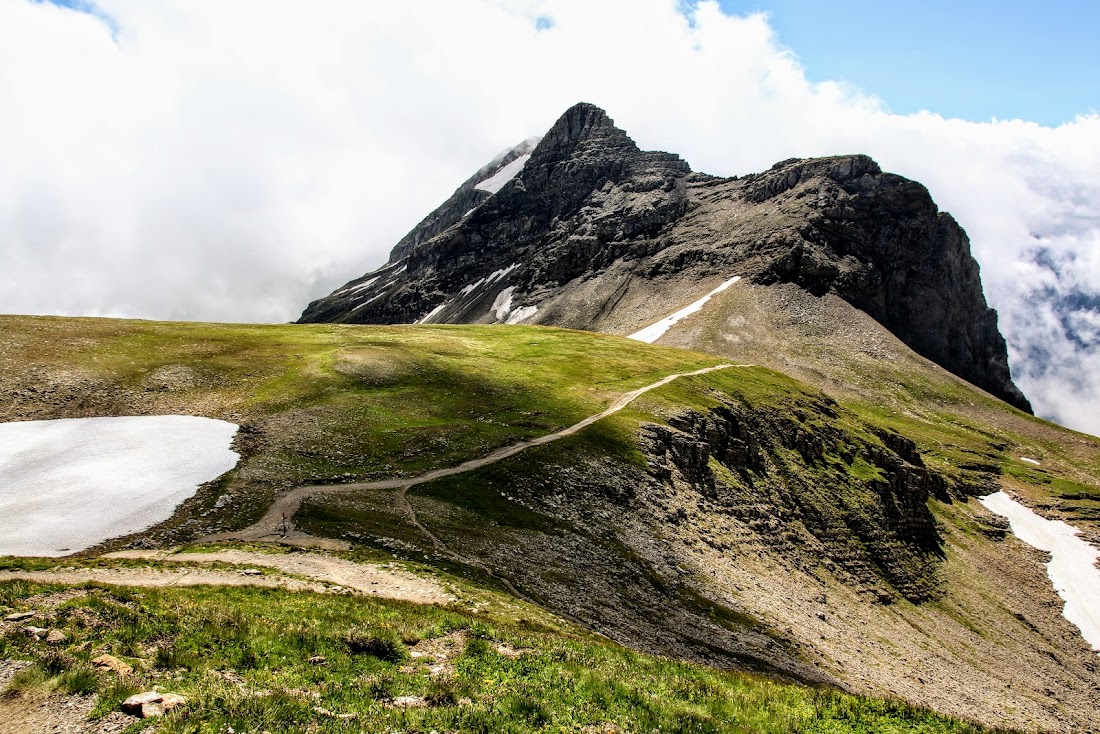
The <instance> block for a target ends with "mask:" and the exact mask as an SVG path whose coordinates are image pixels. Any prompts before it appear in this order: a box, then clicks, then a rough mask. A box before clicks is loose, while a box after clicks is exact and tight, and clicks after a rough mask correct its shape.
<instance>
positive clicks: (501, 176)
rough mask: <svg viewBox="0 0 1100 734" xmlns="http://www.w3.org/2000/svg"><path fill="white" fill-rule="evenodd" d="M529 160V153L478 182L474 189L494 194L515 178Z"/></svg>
mask: <svg viewBox="0 0 1100 734" xmlns="http://www.w3.org/2000/svg"><path fill="white" fill-rule="evenodd" d="M529 160H531V154H530V153H526V154H524V155H521V156H520V157H519V158H516V159H515V160H514V161H512V162H511V163H509V164H508V165H506V166H503V167H502V168H501V169H500V170H499V171H497V172H496V173H494V174H493V175H492V176H490V177H489V178H487V179H485V180H484V181H478V182H477V183H476V184H474V188H475V189H478V190H479V191H488V192H489V193H490V194H495V193H496V192H498V191H500V190H501V189H502V188H504V184H506V183H508V182H509V181H511V180H512V179H513V178H515V177H516V176H517V175H518V174H519V172H520V171H522V170H523V167H524V166H525V165H527V161H529Z"/></svg>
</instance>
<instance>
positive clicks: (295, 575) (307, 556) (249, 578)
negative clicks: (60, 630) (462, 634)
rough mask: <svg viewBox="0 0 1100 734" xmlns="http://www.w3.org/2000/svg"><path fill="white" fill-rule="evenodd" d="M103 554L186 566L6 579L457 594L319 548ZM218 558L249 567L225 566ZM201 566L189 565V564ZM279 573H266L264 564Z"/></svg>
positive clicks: (417, 597)
mask: <svg viewBox="0 0 1100 734" xmlns="http://www.w3.org/2000/svg"><path fill="white" fill-rule="evenodd" d="M102 557H103V558H116V559H130V560H135V559H137V560H148V561H155V562H156V563H157V564H178V565H179V566H181V567H180V568H167V569H166V568H160V567H159V565H158V567H153V566H150V567H147V568H65V567H61V568H57V569H53V570H47V571H20V570H12V571H0V581H9V580H23V581H35V582H40V583H58V584H85V583H101V584H117V585H119V586H148V587H154V586H201V585H207V586H264V587H268V588H281V589H287V590H288V591H313V592H318V593H341V592H343V593H353V592H354V593H360V594H367V595H370V596H377V597H380V598H386V599H398V600H401V601H411V602H416V603H418V604H446V603H448V602H452V601H454V600H455V596H454V595H453V594H452V593H450V592H449V591H447V590H446V589H445V588H444V587H443V586H442V585H441V584H439V583H438V582H436V581H433V580H431V579H427V578H423V577H421V576H417V575H415V574H413V573H409V572H408V571H404V570H401V569H400V568H397V567H395V566H393V565H391V564H388V563H386V564H367V563H356V562H354V561H349V560H345V559H342V558H337V557H334V556H328V555H323V554H319V553H257V552H251V551H243V550H235V549H227V550H221V551H214V552H209V553H174V552H172V551H162V550H150V551H144V550H135V551H118V552H115V553H108V554H106V555H104V556H102ZM214 564H231V565H233V566H238V567H243V568H235V569H225V568H218V567H214ZM192 565H194V566H198V568H189V567H186V566H192ZM258 567H259V568H267V569H273V570H275V571H277V572H278V573H274V574H265V573H263V572H261V571H260V570H259V568H258Z"/></svg>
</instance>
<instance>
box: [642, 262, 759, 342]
mask: <svg viewBox="0 0 1100 734" xmlns="http://www.w3.org/2000/svg"><path fill="white" fill-rule="evenodd" d="M739 280H741V276H740V275H735V276H733V277H732V278H730V279H729V280H727V281H726V282H725V283H723V284H722V285H720V286H718V287H717V288H715V289H714V290H712V291H711V292H710V293H708V294H706V295H705V296H703V297H702V298H700V299H699V300H698V301H695V302H694V303H691V304H689V305H687V306H684V307H683V308H681V309H680V310H679V311H677V312H676V313H674V314H671V315H670V316H666V317H664V318H663V319H661V320H660V321H658V322H656V323H654V324H650V325H649V326H647V327H645V328H644V329H640V330H639V331H635V332H634V333H633V334H631V335H630V336H628V337H627V339H636V340H637V341H640V342H646V343H647V344H652V343H653V342H655V341H657V340H658V339H660V338H661V337H662V336H664V335H665V332H667V331H668V330H669V329H671V328H672V327H673V326H674V325H675V324H676V323H677V322H678V321H681V320H683V319H686V318H687V317H688V316H690V315H692V314H693V313H695V312H696V311H699V310H700V309H702V308H703V306H705V305H706V303H707V301H709V300H710V299H711V297H712V296H715V295H717V294H719V293H721V292H722V291H724V290H726V289H727V288H729V287H730V286H731V285H733V284H734V283H736V282H737V281H739Z"/></svg>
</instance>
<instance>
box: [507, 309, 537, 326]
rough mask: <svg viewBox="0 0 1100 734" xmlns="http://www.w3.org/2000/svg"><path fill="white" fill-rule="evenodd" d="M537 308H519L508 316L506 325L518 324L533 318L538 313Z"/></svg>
mask: <svg viewBox="0 0 1100 734" xmlns="http://www.w3.org/2000/svg"><path fill="white" fill-rule="evenodd" d="M538 310H539V307H538V306H521V307H519V308H517V309H516V310H515V311H513V312H512V313H510V314H508V320H507V321H505V322H504V323H506V324H518V323H521V322H523V321H526V320H527V319H529V318H531V317H532V316H534V315H535V314H536V313H538Z"/></svg>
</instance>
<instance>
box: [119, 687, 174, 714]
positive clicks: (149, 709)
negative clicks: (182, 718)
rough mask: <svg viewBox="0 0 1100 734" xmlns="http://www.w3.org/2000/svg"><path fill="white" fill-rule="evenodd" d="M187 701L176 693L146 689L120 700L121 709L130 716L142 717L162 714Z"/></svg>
mask: <svg viewBox="0 0 1100 734" xmlns="http://www.w3.org/2000/svg"><path fill="white" fill-rule="evenodd" d="M185 703H187V699H186V698H184V697H183V696H181V695H179V694H177V693H161V692H159V691H146V692H145V693H138V694H136V695H133V696H130V697H129V698H127V699H126V700H125V701H123V702H122V706H121V708H122V710H123V711H124V712H125V713H127V714H130V715H131V716H139V717H141V718H143V719H148V718H152V717H154V716H164V714H166V713H167V712H169V711H171V710H173V709H177V708H179V707H180V706H183V705H184V704H185Z"/></svg>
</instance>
